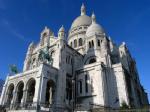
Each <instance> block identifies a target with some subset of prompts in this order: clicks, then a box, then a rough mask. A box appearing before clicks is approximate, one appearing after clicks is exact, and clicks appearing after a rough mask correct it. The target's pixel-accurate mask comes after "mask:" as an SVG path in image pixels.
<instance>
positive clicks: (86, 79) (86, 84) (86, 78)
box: [85, 75, 88, 93]
mask: <svg viewBox="0 0 150 112" xmlns="http://www.w3.org/2000/svg"><path fill="white" fill-rule="evenodd" d="M85 92H86V93H88V76H87V75H85Z"/></svg>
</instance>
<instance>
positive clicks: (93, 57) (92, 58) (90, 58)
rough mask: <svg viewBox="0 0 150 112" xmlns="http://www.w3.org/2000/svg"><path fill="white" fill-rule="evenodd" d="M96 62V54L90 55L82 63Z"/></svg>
mask: <svg viewBox="0 0 150 112" xmlns="http://www.w3.org/2000/svg"><path fill="white" fill-rule="evenodd" d="M95 62H96V56H91V57H89V58H87V59H86V60H85V63H84V64H92V63H95Z"/></svg>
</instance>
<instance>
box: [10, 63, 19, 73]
mask: <svg viewBox="0 0 150 112" xmlns="http://www.w3.org/2000/svg"><path fill="white" fill-rule="evenodd" d="M9 70H10V74H11V75H13V74H17V73H18V68H17V66H16V65H14V64H13V65H10V66H9Z"/></svg>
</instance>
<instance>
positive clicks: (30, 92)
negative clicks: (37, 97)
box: [26, 79, 36, 103]
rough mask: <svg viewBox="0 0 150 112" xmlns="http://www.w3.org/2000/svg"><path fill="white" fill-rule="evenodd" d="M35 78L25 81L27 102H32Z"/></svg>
mask: <svg viewBox="0 0 150 112" xmlns="http://www.w3.org/2000/svg"><path fill="white" fill-rule="evenodd" d="M35 83H36V82H35V79H30V80H29V81H28V83H27V99H26V102H27V103H32V102H33V98H34V93H35Z"/></svg>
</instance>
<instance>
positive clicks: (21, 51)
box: [0, 0, 150, 99]
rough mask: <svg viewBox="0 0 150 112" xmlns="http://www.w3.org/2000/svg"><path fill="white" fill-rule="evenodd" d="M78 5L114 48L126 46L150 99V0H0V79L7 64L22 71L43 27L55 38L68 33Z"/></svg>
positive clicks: (6, 71) (77, 12)
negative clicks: (61, 30) (63, 30)
mask: <svg viewBox="0 0 150 112" xmlns="http://www.w3.org/2000/svg"><path fill="white" fill-rule="evenodd" d="M82 2H83V3H85V5H86V9H87V14H88V15H91V14H92V12H93V11H94V12H95V15H96V18H97V22H98V23H99V24H101V25H102V26H103V28H104V29H105V31H106V32H107V34H108V35H110V36H111V37H112V39H113V40H114V41H115V42H116V43H117V44H120V43H121V42H122V41H125V42H126V44H127V46H128V48H129V49H130V51H131V54H132V56H133V57H134V58H135V59H136V62H137V68H138V71H139V75H140V79H141V83H142V85H144V88H145V90H146V91H147V92H148V94H149V97H150V44H149V41H150V21H149V20H150V0H0V54H1V55H0V78H2V79H5V77H6V76H7V74H8V73H9V65H10V64H16V65H17V66H18V68H19V70H20V71H22V67H23V62H24V58H25V54H26V50H27V47H28V45H29V43H30V42H31V41H34V42H38V41H39V39H40V32H41V31H42V30H43V29H44V27H45V26H48V27H49V28H50V29H51V30H52V31H54V32H55V35H57V31H58V29H59V28H60V27H61V25H64V27H65V28H66V30H69V28H70V26H71V23H72V21H73V20H74V19H75V18H76V17H77V16H79V15H80V6H81V4H82ZM149 99H150V98H149Z"/></svg>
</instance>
